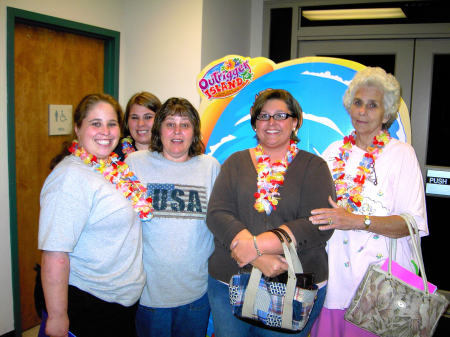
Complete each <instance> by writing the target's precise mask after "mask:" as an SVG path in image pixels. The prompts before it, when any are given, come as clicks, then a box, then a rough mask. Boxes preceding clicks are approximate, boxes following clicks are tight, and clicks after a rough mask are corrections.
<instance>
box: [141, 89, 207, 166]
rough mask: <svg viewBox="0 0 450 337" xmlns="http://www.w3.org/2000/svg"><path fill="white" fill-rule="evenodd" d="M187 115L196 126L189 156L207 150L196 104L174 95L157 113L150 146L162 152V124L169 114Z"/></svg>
mask: <svg viewBox="0 0 450 337" xmlns="http://www.w3.org/2000/svg"><path fill="white" fill-rule="evenodd" d="M175 115H176V116H186V117H187V118H188V119H189V121H190V122H191V124H192V126H193V127H194V137H193V139H192V144H191V146H190V147H189V156H190V157H195V156H198V155H200V154H202V153H203V152H205V145H204V144H203V142H202V136H201V133H200V127H201V126H200V116H199V114H198V111H197V110H196V109H195V108H194V106H193V105H192V104H191V103H190V102H189V101H188V100H187V99H185V98H178V97H172V98H169V99H168V100H167V101H165V102H164V103H163V105H162V106H161V109H159V111H158V112H157V113H156V116H155V121H154V122H153V128H152V140H151V145H150V148H151V149H152V150H153V151H157V152H162V151H163V144H162V141H161V125H162V123H163V122H164V120H165V119H166V118H167V117H168V116H175Z"/></svg>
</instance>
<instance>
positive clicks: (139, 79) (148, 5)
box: [121, 0, 203, 106]
mask: <svg viewBox="0 0 450 337" xmlns="http://www.w3.org/2000/svg"><path fill="white" fill-rule="evenodd" d="M124 3H125V1H124ZM202 4H203V1H202V0H189V1H183V0H153V1H148V0H133V1H126V7H125V8H124V17H123V18H122V21H124V22H125V24H124V30H123V32H122V39H123V43H122V48H124V50H123V54H124V58H125V67H124V69H125V73H124V74H123V77H121V83H123V90H121V103H122V104H123V105H124V104H125V103H126V100H127V99H128V98H129V97H130V96H131V95H133V94H134V93H135V92H137V91H140V90H146V91H150V92H152V93H154V94H155V95H156V96H158V97H159V98H160V99H161V101H164V100H166V99H167V98H169V97H173V96H181V97H184V98H186V99H188V100H189V101H191V102H192V104H194V106H197V105H198V104H197V103H198V100H199V98H198V94H197V90H196V88H195V80H196V77H197V74H198V73H199V72H200V56H201V55H200V52H201V29H202ZM122 94H123V95H122Z"/></svg>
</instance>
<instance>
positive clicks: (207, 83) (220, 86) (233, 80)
mask: <svg viewBox="0 0 450 337" xmlns="http://www.w3.org/2000/svg"><path fill="white" fill-rule="evenodd" d="M248 63H249V59H248V58H242V57H240V56H226V57H224V58H223V59H221V60H219V61H215V62H213V63H211V64H209V65H208V66H207V67H206V68H205V69H204V70H203V71H202V73H201V74H200V80H199V81H198V87H199V88H200V92H201V94H202V95H203V96H204V97H206V98H207V99H208V100H212V99H217V98H225V97H230V96H234V95H236V94H237V93H238V92H239V91H241V90H242V89H243V88H244V87H245V86H246V85H247V84H249V83H250V81H251V80H252V79H253V76H254V75H253V73H252V69H251V68H250V66H249V64H248Z"/></svg>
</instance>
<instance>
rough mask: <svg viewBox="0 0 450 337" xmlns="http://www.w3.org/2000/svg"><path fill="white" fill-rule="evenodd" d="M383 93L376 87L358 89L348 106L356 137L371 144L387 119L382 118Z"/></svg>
mask: <svg viewBox="0 0 450 337" xmlns="http://www.w3.org/2000/svg"><path fill="white" fill-rule="evenodd" d="M384 111H385V110H384V104H383V92H382V91H381V90H380V89H379V88H378V87H376V86H362V87H360V88H359V89H358V90H357V91H356V93H355V96H354V98H353V101H352V104H351V106H350V111H349V113H350V117H351V119H352V124H353V127H354V128H355V130H356V134H357V137H358V138H359V140H360V141H362V142H368V144H370V143H371V142H372V139H373V137H375V136H376V135H377V134H378V132H379V131H380V130H381V128H382V126H383V123H386V122H387V120H388V118H387V117H385V116H384Z"/></svg>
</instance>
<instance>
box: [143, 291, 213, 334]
mask: <svg viewBox="0 0 450 337" xmlns="http://www.w3.org/2000/svg"><path fill="white" fill-rule="evenodd" d="M209 311H210V310H209V302H208V295H207V294H205V295H203V296H202V297H201V298H200V299H198V300H196V301H194V302H192V303H189V304H185V305H182V306H179V307H174V308H151V307H145V306H143V305H139V306H138V309H137V313H136V329H137V334H138V336H139V337H150V336H151V337H186V336H192V337H205V336H206V329H207V327H208V319H209Z"/></svg>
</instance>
